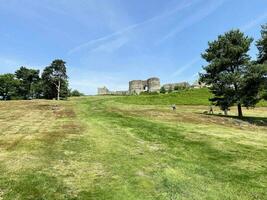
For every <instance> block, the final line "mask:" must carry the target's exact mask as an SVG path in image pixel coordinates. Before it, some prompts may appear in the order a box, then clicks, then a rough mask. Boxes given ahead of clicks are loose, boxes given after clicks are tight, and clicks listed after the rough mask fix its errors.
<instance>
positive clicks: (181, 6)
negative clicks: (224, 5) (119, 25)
mask: <svg viewBox="0 0 267 200" xmlns="http://www.w3.org/2000/svg"><path fill="white" fill-rule="evenodd" d="M193 3H194V2H193V1H190V2H188V1H183V2H182V3H181V4H179V5H178V6H176V7H175V8H173V9H171V10H168V11H165V12H164V13H162V14H160V15H157V16H154V17H152V18H150V19H147V20H144V21H142V22H139V23H135V24H132V25H130V26H127V27H126V28H123V29H121V30H119V31H115V32H113V33H111V34H108V35H105V36H102V37H99V38H97V39H94V40H90V41H88V42H85V43H83V44H80V45H78V46H76V47H74V48H72V49H70V50H69V52H68V54H73V53H75V52H77V51H80V50H82V49H84V48H88V47H90V46H91V45H94V44H96V43H99V42H103V41H107V40H110V39H113V38H114V37H116V36H121V35H123V34H125V33H127V32H130V31H132V30H134V29H137V28H139V27H140V26H143V25H146V24H148V23H151V22H154V21H157V20H160V19H163V18H166V17H168V16H171V15H173V14H175V13H176V12H178V11H181V10H183V9H186V8H188V7H190V6H192V5H193Z"/></svg>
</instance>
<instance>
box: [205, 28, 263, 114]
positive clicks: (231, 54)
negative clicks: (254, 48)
mask: <svg viewBox="0 0 267 200" xmlns="http://www.w3.org/2000/svg"><path fill="white" fill-rule="evenodd" d="M252 41H253V39H252V38H249V37H248V36H245V35H244V33H242V32H240V31H239V30H231V31H229V32H227V33H225V34H224V35H220V36H219V37H218V39H217V40H215V41H212V42H209V48H208V49H207V50H206V51H205V53H203V54H202V57H203V58H204V59H205V60H206V61H207V62H208V63H209V64H208V65H207V66H205V67H203V69H204V70H205V72H204V73H202V74H200V81H201V82H203V83H205V84H207V85H210V90H211V92H212V93H213V94H214V98H212V99H210V101H212V102H213V103H214V104H215V105H216V106H220V107H221V109H222V110H225V109H228V108H229V107H230V106H233V105H234V104H236V105H237V108H238V116H239V117H242V116H243V114H242V106H246V107H253V106H255V104H256V103H257V102H258V101H259V99H260V98H259V90H258V87H259V85H258V82H257V79H261V78H262V73H261V70H260V69H259V67H258V66H255V65H251V64H250V57H249V55H248V51H249V48H250V45H251V43H252ZM251 83H256V85H252V84H251ZM248 90H249V91H248Z"/></svg>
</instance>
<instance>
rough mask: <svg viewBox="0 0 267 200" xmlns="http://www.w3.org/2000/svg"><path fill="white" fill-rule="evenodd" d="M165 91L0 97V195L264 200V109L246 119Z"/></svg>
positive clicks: (65, 199) (31, 199)
mask: <svg viewBox="0 0 267 200" xmlns="http://www.w3.org/2000/svg"><path fill="white" fill-rule="evenodd" d="M188 92H193V93H194V94H195V96H194V97H195V100H192V98H190V96H186V95H185V96H184V98H183V101H182V102H181V103H188V102H191V103H196V104H197V100H196V99H197V98H198V97H199V96H198V95H197V93H200V92H201V90H199V91H188ZM202 92H203V91H202ZM186 93H187V92H186ZM203 93H204V92H203ZM183 94H185V93H183ZM187 94H188V93H187ZM175 95H178V94H170V95H164V96H163V95H162V96H161V95H160V96H139V97H112V96H107V97H102V96H100V97H82V98H73V99H70V100H69V101H60V102H58V101H45V100H40V101H35V100H33V101H10V102H0V124H1V126H0V199H1V200H14V199H23V200H24V199H28V200H36V199H40V200H41V199H45V200H88V199H97V200H102V199H103V200H104V199H111V200H112V199H114V200H117V199H119V200H139V199H140V200H151V199H158V200H165V199H182V200H187V199H188V200H190V199H196V200H198V199H200V200H201V199H215V200H216V199H217V200H221V199H237V200H250V199H267V191H266V186H267V173H266V169H267V135H266V132H267V127H266V123H264V122H266V116H267V108H265V107H257V108H255V109H253V110H244V115H245V116H250V117H251V118H257V119H258V121H259V123H255V124H252V123H251V122H250V121H246V120H239V119H235V118H231V117H229V118H228V117H223V116H212V115H204V114H202V113H203V111H204V110H205V109H207V106H192V105H186V106H184V105H180V107H181V108H182V109H179V110H178V109H177V111H176V112H173V111H172V110H171V109H170V108H169V106H165V105H164V104H166V105H167V104H170V103H173V101H174V103H177V99H176V98H177V96H175ZM180 95H181V94H180ZM156 97H160V98H162V101H163V102H162V101H159V99H157V98H156ZM166 97H168V98H166ZM164 98H165V100H164ZM139 99H141V100H142V101H143V102H146V103H147V104H150V105H141V104H142V103H143V102H141V101H139ZM148 99H150V101H148ZM144 100H145V101H144ZM186 100H187V101H186ZM118 101H121V102H123V101H124V102H131V101H132V102H134V103H136V102H137V103H139V104H140V105H137V104H133V105H129V104H128V103H121V102H118ZM152 103H153V104H155V105H151V104H152ZM157 104H161V105H162V106H159V105H157ZM230 114H234V113H232V111H231V112H230Z"/></svg>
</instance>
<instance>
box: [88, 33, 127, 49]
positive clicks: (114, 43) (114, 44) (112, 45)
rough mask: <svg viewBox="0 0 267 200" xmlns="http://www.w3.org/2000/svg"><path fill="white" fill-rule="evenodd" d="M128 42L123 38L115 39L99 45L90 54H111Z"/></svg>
mask: <svg viewBox="0 0 267 200" xmlns="http://www.w3.org/2000/svg"><path fill="white" fill-rule="evenodd" d="M127 42H128V39H127V38H125V37H121V38H117V39H115V40H111V41H109V42H107V43H104V44H101V45H99V46H97V47H96V48H94V49H92V50H91V51H92V52H99V51H101V52H107V53H112V52H113V51H115V50H117V49H119V48H121V47H122V46H124V45H125V44H126V43H127Z"/></svg>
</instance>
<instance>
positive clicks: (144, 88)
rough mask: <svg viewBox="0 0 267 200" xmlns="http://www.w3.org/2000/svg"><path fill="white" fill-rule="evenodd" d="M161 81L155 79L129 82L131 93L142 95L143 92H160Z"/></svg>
mask: <svg viewBox="0 0 267 200" xmlns="http://www.w3.org/2000/svg"><path fill="white" fill-rule="evenodd" d="M159 90H160V80H159V78H156V77H153V78H150V79H148V80H145V81H143V80H134V81H130V82H129V93H130V94H140V93H141V92H149V93H151V92H159Z"/></svg>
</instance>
